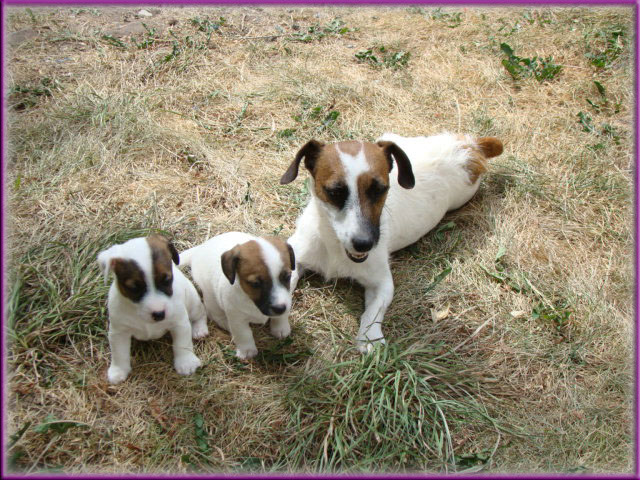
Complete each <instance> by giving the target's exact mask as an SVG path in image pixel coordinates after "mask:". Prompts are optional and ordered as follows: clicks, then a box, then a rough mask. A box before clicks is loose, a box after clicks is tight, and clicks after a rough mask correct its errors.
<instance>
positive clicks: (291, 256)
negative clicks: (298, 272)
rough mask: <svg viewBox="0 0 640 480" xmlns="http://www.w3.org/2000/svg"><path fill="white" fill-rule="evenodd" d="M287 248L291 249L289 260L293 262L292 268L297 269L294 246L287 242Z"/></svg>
mask: <svg viewBox="0 0 640 480" xmlns="http://www.w3.org/2000/svg"><path fill="white" fill-rule="evenodd" d="M287 250H289V262H290V263H291V270H295V269H296V254H295V253H294V251H293V247H292V246H291V245H289V244H288V243H287Z"/></svg>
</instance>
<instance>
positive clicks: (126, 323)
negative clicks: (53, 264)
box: [98, 235, 209, 384]
mask: <svg viewBox="0 0 640 480" xmlns="http://www.w3.org/2000/svg"><path fill="white" fill-rule="evenodd" d="M178 261H179V258H178V252H177V251H176V249H175V248H174V246H173V244H171V243H170V242H168V241H167V240H166V239H165V238H164V237H162V236H160V235H151V236H149V237H147V238H134V239H133V240H129V241H128V242H126V243H123V244H120V245H114V246H112V247H111V248H109V249H107V250H104V251H102V252H100V253H99V254H98V265H99V266H100V269H101V270H102V272H103V275H104V279H105V282H106V281H107V280H108V278H109V273H110V272H113V273H114V274H115V277H116V279H115V281H114V282H113V283H112V284H111V288H110V289H109V299H108V301H107V306H108V310H109V346H110V348H111V365H110V366H109V370H108V372H107V378H108V380H109V382H110V383H113V384H115V383H120V382H122V381H124V380H125V379H126V378H127V376H128V375H129V372H131V353H130V350H131V337H135V338H137V339H138V340H153V339H156V338H160V337H162V336H163V335H164V334H165V333H167V332H171V336H172V337H173V358H174V366H175V369H176V371H177V372H178V373H179V374H181V375H189V374H191V373H193V372H195V370H196V369H197V368H198V367H199V366H200V359H198V357H196V356H195V355H194V353H193V343H192V341H191V338H192V337H193V338H201V337H204V336H206V335H207V334H208V333H209V330H208V329H207V316H206V314H205V310H204V306H203V305H202V302H201V301H200V297H199V296H198V292H196V289H195V287H194V286H193V284H192V283H191V282H190V281H189V280H188V279H187V278H186V277H185V276H184V275H183V273H182V272H181V271H180V270H178V269H177V268H173V264H174V263H175V264H177V263H178Z"/></svg>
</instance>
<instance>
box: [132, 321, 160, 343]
mask: <svg viewBox="0 0 640 480" xmlns="http://www.w3.org/2000/svg"><path fill="white" fill-rule="evenodd" d="M163 323H166V322H159V323H158V324H155V325H154V324H143V325H136V326H135V327H130V328H131V335H132V336H133V338H135V339H137V340H157V339H158V338H160V337H162V336H163V335H164V334H165V333H167V331H168V330H169V329H168V328H167V326H166V325H163Z"/></svg>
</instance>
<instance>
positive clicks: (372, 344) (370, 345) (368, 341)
mask: <svg viewBox="0 0 640 480" xmlns="http://www.w3.org/2000/svg"><path fill="white" fill-rule="evenodd" d="M385 343H387V342H386V341H385V339H384V337H383V336H382V334H380V336H378V337H376V338H368V335H358V336H357V337H356V345H357V346H358V350H359V351H360V353H371V352H372V351H373V349H374V348H376V347H377V346H380V345H384V344H385Z"/></svg>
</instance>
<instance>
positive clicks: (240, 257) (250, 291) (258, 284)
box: [221, 240, 272, 303]
mask: <svg viewBox="0 0 640 480" xmlns="http://www.w3.org/2000/svg"><path fill="white" fill-rule="evenodd" d="M221 263H222V271H223V273H224V274H225V276H226V277H227V279H228V280H229V283H231V284H232V285H233V284H234V283H235V281H236V279H237V280H238V281H239V282H240V286H241V287H242V290H243V291H244V292H245V293H246V294H247V296H248V297H249V298H250V299H251V300H252V301H253V302H254V303H256V302H259V301H260V300H261V298H262V297H264V296H265V294H266V295H268V294H269V293H270V292H271V286H272V285H271V284H272V282H271V275H269V268H268V267H267V265H266V263H265V261H264V258H263V257H262V249H261V248H260V244H259V243H258V242H256V241H255V240H250V241H248V242H246V243H242V244H240V245H236V246H235V247H233V248H232V249H231V250H228V251H226V252H225V253H223V254H222V257H221Z"/></svg>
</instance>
